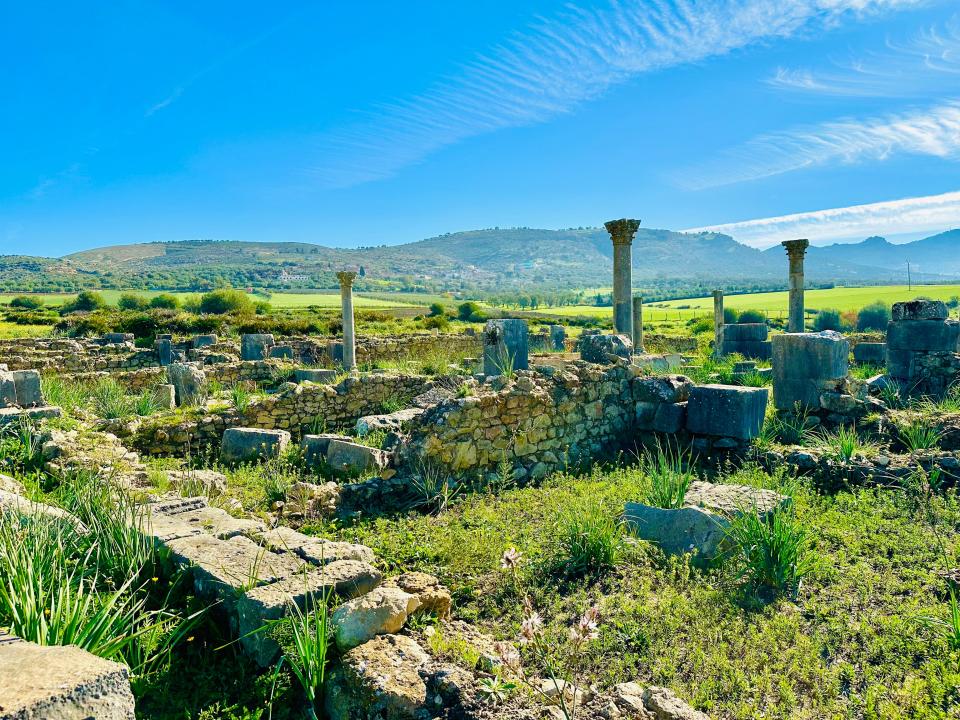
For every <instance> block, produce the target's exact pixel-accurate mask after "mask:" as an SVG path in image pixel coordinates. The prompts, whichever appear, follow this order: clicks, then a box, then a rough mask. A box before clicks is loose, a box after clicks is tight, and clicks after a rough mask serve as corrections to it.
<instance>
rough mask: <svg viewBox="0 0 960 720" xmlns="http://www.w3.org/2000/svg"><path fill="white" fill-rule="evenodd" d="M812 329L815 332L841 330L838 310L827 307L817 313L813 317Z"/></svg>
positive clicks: (841, 324)
mask: <svg viewBox="0 0 960 720" xmlns="http://www.w3.org/2000/svg"><path fill="white" fill-rule="evenodd" d="M813 329H814V330H816V331H817V332H821V331H823V330H837V331H839V330H842V329H843V321H842V320H841V319H840V311H839V310H832V309H830V308H827V309H826V310H821V311H820V312H818V313H817V315H816V317H814V318H813Z"/></svg>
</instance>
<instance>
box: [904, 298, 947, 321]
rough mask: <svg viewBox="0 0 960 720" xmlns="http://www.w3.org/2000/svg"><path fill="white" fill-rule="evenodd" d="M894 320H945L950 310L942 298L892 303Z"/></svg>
mask: <svg viewBox="0 0 960 720" xmlns="http://www.w3.org/2000/svg"><path fill="white" fill-rule="evenodd" d="M892 317H893V321H894V322H900V321H902V320H946V319H947V318H948V317H950V310H949V309H948V308H947V305H946V303H945V302H943V301H942V300H919V299H918V300H910V301H907V302H898V303H894V304H893V311H892Z"/></svg>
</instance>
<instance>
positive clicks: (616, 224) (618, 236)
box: [603, 218, 640, 245]
mask: <svg viewBox="0 0 960 720" xmlns="http://www.w3.org/2000/svg"><path fill="white" fill-rule="evenodd" d="M603 226H604V227H605V228H606V229H607V232H608V233H610V239H611V240H613V244H614V245H630V244H632V243H633V236H634V235H636V234H637V229H638V228H639V227H640V221H639V220H630V219H627V218H621V219H620V220H610V221H608V222H605V223H604V224H603Z"/></svg>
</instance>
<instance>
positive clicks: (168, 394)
mask: <svg viewBox="0 0 960 720" xmlns="http://www.w3.org/2000/svg"><path fill="white" fill-rule="evenodd" d="M153 398H154V400H156V402H157V406H158V407H159V408H160V409H161V410H173V409H174V408H175V407H176V406H177V388H176V387H175V386H173V385H157V386H156V387H154V388H153Z"/></svg>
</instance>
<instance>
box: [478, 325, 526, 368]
mask: <svg viewBox="0 0 960 720" xmlns="http://www.w3.org/2000/svg"><path fill="white" fill-rule="evenodd" d="M527 334H528V333H527V322H526V320H516V319H507V320H487V324H486V325H485V326H484V329H483V372H484V374H485V375H504V374H506V373H507V372H508V371H509V372H512V371H514V370H526V369H527V368H528V367H529V361H528V354H529V348H528V337H527Z"/></svg>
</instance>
